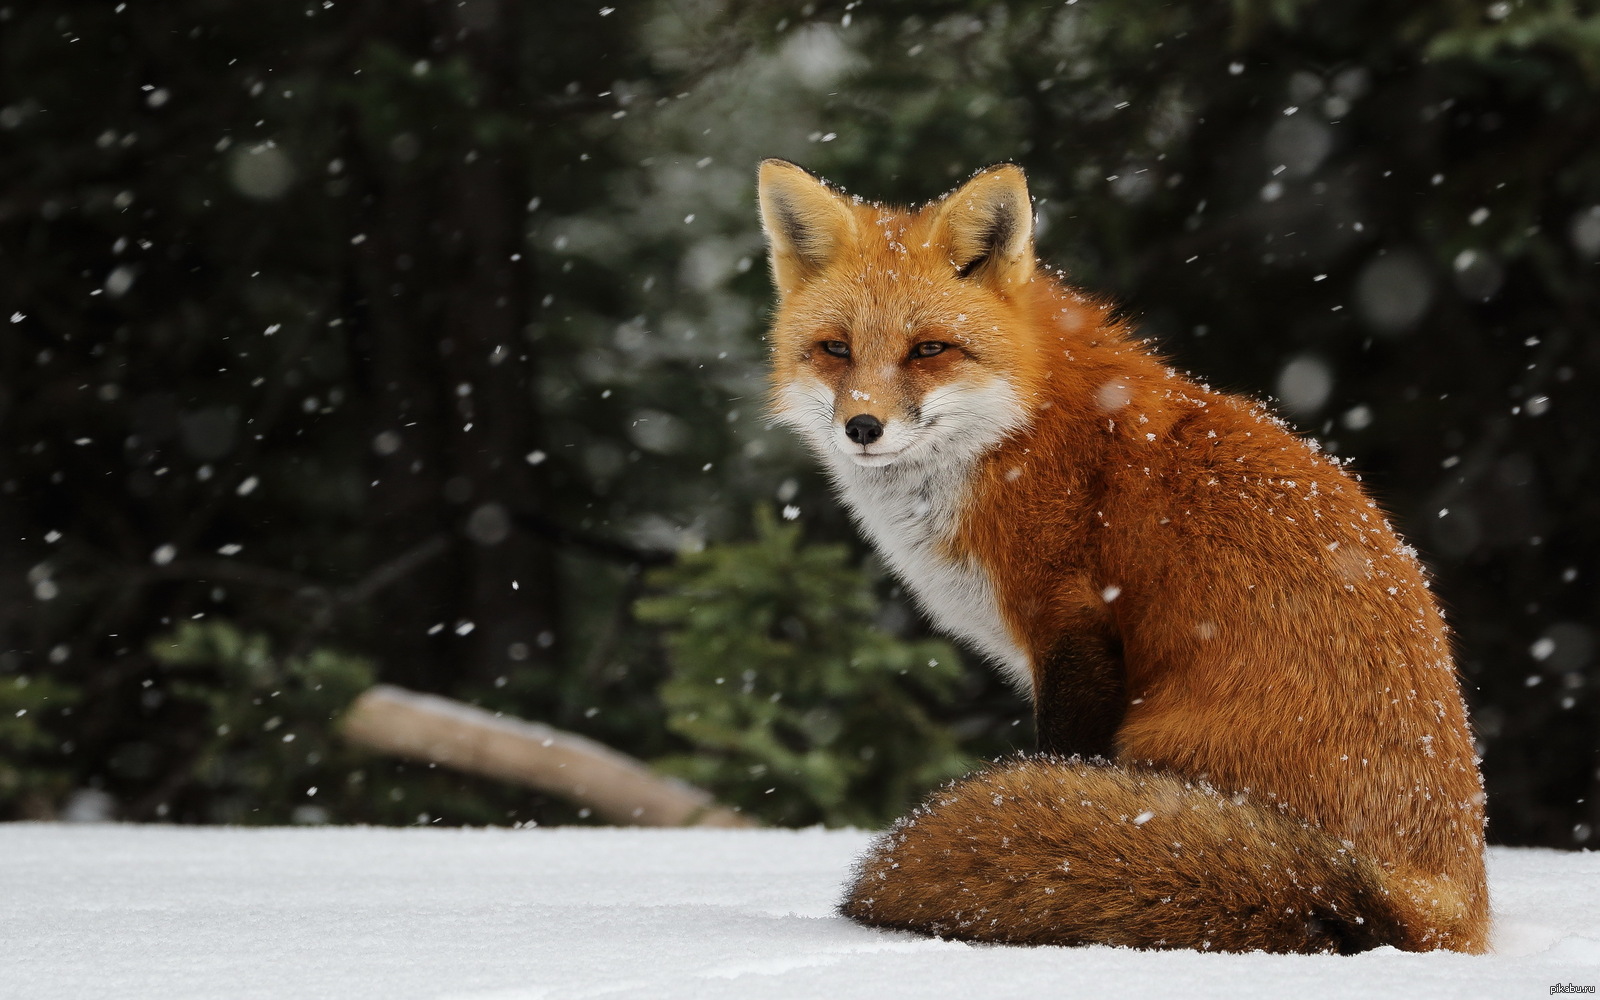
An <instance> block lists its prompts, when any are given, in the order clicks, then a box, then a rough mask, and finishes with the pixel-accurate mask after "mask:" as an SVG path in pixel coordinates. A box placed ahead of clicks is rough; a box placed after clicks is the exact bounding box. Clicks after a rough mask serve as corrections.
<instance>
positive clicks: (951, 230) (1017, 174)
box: [937, 163, 1034, 291]
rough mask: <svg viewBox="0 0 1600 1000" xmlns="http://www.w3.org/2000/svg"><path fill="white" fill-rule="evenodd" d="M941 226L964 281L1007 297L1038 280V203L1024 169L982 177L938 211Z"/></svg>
mask: <svg viewBox="0 0 1600 1000" xmlns="http://www.w3.org/2000/svg"><path fill="white" fill-rule="evenodd" d="M937 226H938V227H939V229H942V231H943V233H942V235H943V239H944V241H945V243H946V245H947V246H948V247H949V249H950V260H951V262H952V263H953V264H955V266H956V271H957V273H958V274H960V275H961V277H963V278H965V277H968V276H969V275H970V276H972V277H973V278H976V279H978V280H980V281H983V282H986V283H988V284H990V285H992V286H994V287H995V289H996V290H998V291H1007V290H1009V289H1011V288H1014V287H1016V286H1018V285H1022V284H1025V283H1027V281H1028V280H1029V279H1030V278H1032V277H1033V264H1034V257H1033V201H1032V199H1030V198H1029V197H1028V180H1027V178H1026V177H1025V176H1023V173H1022V168H1021V167H1019V166H1017V165H1016V164H1014V163H1002V164H999V165H998V166H993V167H989V168H987V169H985V170H981V171H979V172H978V173H977V174H976V175H974V176H973V178H972V179H971V180H969V181H967V182H966V183H965V184H963V185H961V187H959V188H957V189H956V190H955V191H953V192H951V193H950V194H948V195H945V198H944V201H943V202H941V203H940V206H939V216H938V222H937Z"/></svg>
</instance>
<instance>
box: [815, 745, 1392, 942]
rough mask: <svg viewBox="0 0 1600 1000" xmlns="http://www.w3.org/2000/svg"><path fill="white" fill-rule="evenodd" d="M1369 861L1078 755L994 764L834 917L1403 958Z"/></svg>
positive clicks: (876, 857)
mask: <svg viewBox="0 0 1600 1000" xmlns="http://www.w3.org/2000/svg"><path fill="white" fill-rule="evenodd" d="M1395 904H1396V900H1392V899H1391V898H1390V897H1389V896H1388V894H1387V893H1386V892H1385V891H1384V887H1383V880H1382V877H1381V875H1380V872H1379V869H1378V867H1377V865H1376V863H1375V862H1373V861H1371V860H1368V859H1365V858H1359V857H1356V856H1354V855H1353V854H1352V853H1351V852H1350V850H1349V849H1348V848H1347V847H1346V846H1345V845H1344V844H1343V843H1342V842H1340V841H1339V840H1338V839H1337V838H1335V837H1333V836H1331V835H1329V834H1327V833H1325V832H1323V831H1322V830H1320V829H1317V828H1316V827H1311V826H1307V825H1305V824H1304V823H1302V822H1301V821H1299V820H1297V819H1295V818H1293V817H1291V816H1286V815H1284V814H1283V813H1281V812H1279V811H1278V810H1276V809H1273V808H1271V807H1262V806H1257V805H1254V804H1252V803H1250V802H1247V801H1245V800H1243V799H1242V798H1241V799H1238V800H1236V799H1234V798H1232V797H1229V796H1227V795H1225V794H1222V793H1220V792H1217V791H1215V790H1213V789H1210V788H1207V787H1205V786H1204V785H1200V784H1195V783H1191V782H1188V781H1186V780H1185V779H1183V778H1180V777H1177V776H1174V775H1171V774H1166V773H1162V772H1156V771H1142V770H1128V769H1125V768H1121V767H1116V766H1112V765H1109V764H1103V763H1088V762H1084V761H1081V760H1078V759H1075V758H1074V759H1070V760H1064V759H1060V758H1047V757H1045V758H1028V759H1024V760H1020V761H1015V762H1012V763H1008V764H1002V765H997V766H995V767H992V768H990V769H989V770H986V771H983V772H981V773H979V774H976V775H973V776H971V777H968V778H965V779H963V780H961V781H959V782H957V783H956V784H954V785H951V786H949V787H947V788H944V789H941V790H940V791H938V792H935V793H934V794H933V795H932V796H930V797H929V799H928V800H927V801H926V802H925V803H924V804H923V805H922V806H920V807H919V808H917V809H916V810H915V811H914V812H912V813H911V814H910V815H909V816H907V817H905V818H904V819H902V820H900V821H899V822H898V823H897V824H896V825H895V826H894V827H893V828H892V829H890V830H889V831H888V832H887V833H885V834H884V835H883V836H882V837H880V838H879V839H878V840H877V842H876V843H874V844H873V846H872V848H871V849H870V850H869V852H868V853H867V855H866V857H864V858H863V859H862V860H861V862H860V864H859V865H858V867H857V870H856V876H855V882H854V884H853V885H852V886H851V888H850V891H849V895H848V896H847V898H846V899H845V902H844V904H843V910H844V913H845V914H846V915H847V916H850V917H853V918H854V919H856V920H859V921H861V922H862V923H866V924H874V925H878V926H883V927H899V928H905V929H908V930H915V931H920V932H922V933H925V934H934V935H937V936H939V937H950V938H965V939H968V940H973V941H996V942H1007V943H1014V944H1111V945H1127V946H1132V947H1136V948H1196V949H1202V950H1203V949H1212V950H1223V951H1255V950H1263V951H1276V952H1341V953H1351V952H1357V951H1364V950H1366V949H1368V948H1375V947H1378V946H1379V945H1384V944H1393V945H1397V946H1399V947H1402V948H1404V947H1407V945H1408V944H1409V943H1410V942H1409V941H1408V934H1407V933H1406V928H1405V926H1404V921H1403V914H1401V913H1400V912H1399V911H1398V910H1397V909H1396V908H1395Z"/></svg>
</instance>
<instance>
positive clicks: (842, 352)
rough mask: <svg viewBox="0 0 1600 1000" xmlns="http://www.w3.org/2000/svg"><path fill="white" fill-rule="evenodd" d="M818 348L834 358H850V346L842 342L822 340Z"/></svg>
mask: <svg viewBox="0 0 1600 1000" xmlns="http://www.w3.org/2000/svg"><path fill="white" fill-rule="evenodd" d="M820 346H821V347H822V349H823V350H824V351H827V352H828V353H829V354H831V355H833V356H834V357H836V358H848V357H849V356H850V345H849V344H847V343H845V342H844V341H842V340H824V341H823V342H822V344H821V345H820Z"/></svg>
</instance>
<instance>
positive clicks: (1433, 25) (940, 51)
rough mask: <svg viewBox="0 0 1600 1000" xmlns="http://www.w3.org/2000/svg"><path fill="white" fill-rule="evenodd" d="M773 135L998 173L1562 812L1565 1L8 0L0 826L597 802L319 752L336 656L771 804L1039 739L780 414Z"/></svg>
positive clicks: (1586, 263)
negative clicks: (1391, 584)
mask: <svg viewBox="0 0 1600 1000" xmlns="http://www.w3.org/2000/svg"><path fill="white" fill-rule="evenodd" d="M764 156H782V157H786V158H789V159H792V160H795V161H796V162H799V163H801V164H803V165H805V166H807V167H809V168H811V169H813V170H815V171H817V172H819V173H821V174H823V175H825V176H827V177H829V178H832V179H834V180H836V181H837V182H839V183H841V184H843V185H844V186H845V187H846V188H848V189H849V190H851V191H853V192H856V193H859V194H862V195H864V196H867V197H871V198H877V199H891V200H902V201H920V200H924V199H926V198H929V197H932V196H935V195H937V194H939V193H940V192H943V191H945V190H948V189H949V188H950V187H952V186H954V185H955V184H956V183H957V182H959V181H960V180H961V179H963V178H964V177H965V176H967V175H968V174H969V173H970V172H971V171H973V170H974V169H976V168H978V167H980V166H983V165H985V164H988V163H991V162H995V161H999V160H1015V161H1017V162H1020V163H1021V164H1023V166H1024V167H1025V168H1026V169H1027V171H1028V174H1029V178H1030V182H1031V185H1032V188H1033V192H1034V194H1035V197H1036V200H1037V208H1038V214H1039V220H1040V232H1041V236H1040V251H1041V254H1042V256H1043V257H1044V258H1046V259H1047V260H1050V261H1052V262H1054V263H1056V264H1058V265H1060V266H1062V267H1064V268H1065V269H1066V271H1067V272H1068V274H1069V275H1071V276H1072V278H1073V280H1075V281H1077V282H1078V283H1080V284H1082V285H1084V286H1087V287H1089V288H1092V289H1095V290H1098V291H1104V292H1109V293H1112V294H1114V295H1116V296H1117V297H1119V299H1120V300H1121V301H1122V302H1124V303H1125V305H1126V309H1127V311H1128V312H1129V313H1130V314H1131V315H1133V316H1135V317H1137V319H1138V321H1139V323H1140V324H1141V326H1142V328H1143V329H1144V331H1145V332H1146V333H1147V334H1148V335H1149V336H1151V337H1153V338H1155V339H1156V341H1157V342H1158V344H1159V348H1160V350H1162V351H1163V352H1165V353H1166V354H1168V355H1169V356H1170V357H1171V358H1173V359H1174V361H1175V363H1177V364H1178V365H1179V366H1180V367H1182V368H1185V369H1187V370H1190V371H1193V372H1196V373H1200V374H1201V375H1202V376H1203V377H1204V378H1205V379H1206V380H1208V381H1210V382H1211V383H1212V384H1213V385H1219V386H1222V387H1226V388H1229V389H1235V390H1240V391H1244V392H1248V393H1251V394H1255V395H1258V396H1270V397H1273V398H1274V399H1275V400H1276V401H1277V402H1276V405H1277V406H1278V407H1279V409H1280V410H1281V411H1282V412H1283V413H1284V414H1285V415H1286V416H1287V417H1289V418H1290V419H1291V420H1292V421H1294V422H1295V423H1296V425H1297V426H1299V427H1300V428H1301V429H1303V430H1304V431H1306V432H1307V433H1309V434H1311V435H1314V436H1316V437H1318V438H1319V439H1320V440H1321V441H1322V442H1323V444H1324V446H1325V447H1326V448H1328V449H1329V450H1330V451H1333V452H1335V453H1337V454H1339V455H1341V456H1349V457H1351V458H1352V459H1353V468H1354V469H1356V470H1358V471H1359V472H1361V473H1362V475H1363V476H1364V478H1365V481H1366V482H1367V483H1368V485H1369V486H1370V487H1371V488H1372V489H1373V491H1374V492H1375V493H1376V494H1377V495H1378V497H1379V498H1380V499H1381V501H1382V502H1383V504H1384V505H1385V506H1386V507H1387V508H1388V509H1389V510H1390V511H1391V512H1392V513H1393V515H1394V516H1395V519H1396V521H1397V523H1398V525H1399V526H1400V528H1401V529H1402V531H1404V532H1405V533H1406V534H1407V536H1408V537H1409V539H1410V540H1411V541H1412V542H1413V543H1414V544H1415V545H1417V547H1418V548H1419V549H1421V551H1422V553H1423V555H1424V557H1425V559H1426V560H1427V561H1428V562H1429V563H1430V565H1431V566H1432V567H1433V569H1434V571H1435V574H1436V581H1435V587H1436V589H1437V591H1438V592H1439V593H1440V594H1441V596H1442V597H1443V599H1444V600H1445V602H1446V604H1447V606H1448V607H1449V609H1450V617H1451V620H1452V622H1453V623H1454V624H1455V626H1456V629H1457V631H1458V648H1459V653H1460V663H1461V669H1462V671H1463V675H1464V677H1465V680H1466V685H1467V697H1468V700H1469V702H1470V704H1471V706H1472V709H1473V714H1474V718H1475V724H1476V727H1477V732H1478V736H1479V739H1480V743H1481V748H1482V753H1483V757H1484V769H1485V774H1486V776H1487V780H1488V785H1489V796H1490V798H1489V811H1490V817H1491V834H1492V836H1493V837H1494V839H1496V840H1497V841H1499V842H1505V843H1522V844H1529V843H1536V844H1548V845H1555V846H1564V847H1575V846H1584V845H1588V846H1593V845H1594V844H1595V828H1596V825H1597V824H1596V819H1597V817H1600V801H1597V798H1596V795H1595V792H1596V784H1597V765H1600V761H1597V759H1596V732H1597V727H1596V711H1597V698H1596V667H1595V652H1596V649H1595V645H1596V633H1595V628H1596V607H1597V598H1596V595H1597V590H1596V586H1595V584H1596V573H1597V572H1600V529H1597V524H1600V499H1597V495H1600V482H1597V476H1596V469H1595V456H1594V447H1593V435H1594V433H1595V431H1596V430H1597V429H1600V357H1597V354H1600V333H1597V325H1600V15H1597V13H1596V9H1595V6H1594V5H1593V4H1591V3H1584V2H1578V0H1510V2H1497V3H1484V2H1481V0H1478V2H1473V3H1462V2H1451V0H1444V2H1435V3H1428V4H1403V3H1374V2H1364V0H1361V2H1343V3H1332V2H1306V0H1233V2H1231V3H1213V4H1170V3H1158V2H1155V0H1117V2H1112V0H1077V2H1066V3H1038V2H1028V3H1022V2H997V3H976V2H969V3H959V2H918V3H909V2H895V0H860V2H850V3H842V4H841V3H832V2H812V3H805V4H800V3H792V2H754V0H726V2H722V3H713V2H708V0H657V2H631V0H611V5H601V4H599V3H596V4H588V5H583V4H579V5H565V4H524V3H516V2H512V0H459V2H458V0H449V2H446V0H432V2H429V0H390V2H385V3H377V2H374V0H334V2H324V0H314V2H304V3H291V4H259V5H248V4H237V3H230V2H224V0H167V2H162V3H152V2H148V0H127V2H121V3H114V2H111V0H105V2H99V3H95V4H84V3H68V2H64V0H31V2H26V3H19V2H14V0H13V2H9V3H7V2H5V0H0V817H9V818H24V817H67V818H97V817H116V818H124V819H131V820H155V819H163V818H164V819H168V820H175V821H184V822H219V821H220V822H245V823H250V822H287V821H296V822H327V821H334V822H353V821H362V822H383V823H417V822H422V823H430V822H442V823H509V822H527V821H537V822H541V823H550V822H569V821H579V820H581V819H583V816H581V815H579V814H578V813H576V812H575V811H574V810H573V808H572V807H570V806H568V805H565V804H564V803H562V802H559V801H555V800H551V799H546V798H543V797H541V796H539V795H536V794H534V793H531V792H527V791H524V790H517V789H510V788H506V787H503V786H498V785H495V784H492V783H489V782H480V781H477V780H474V779H468V778H463V777H460V776H457V775H453V774H446V773H444V772H442V771H438V770H435V769H431V768H428V767H426V766H422V765H414V764H413V765H407V764H401V763H397V762H394V761H391V760H387V759H380V758H376V757H372V756H365V755H362V754H360V753H357V752H356V751H354V750H352V749H350V748H349V747H347V746H345V745H343V744H342V742H341V741H340V740H339V739H338V738H337V736H336V735H334V731H333V728H332V721H331V720H333V719H334V718H335V717H336V716H337V715H338V713H339V712H340V711H341V710H342V708H343V707H344V705H346V704H347V703H348V701H349V700H350V698H351V697H352V696H353V695H354V694H355V693H356V692H358V691H360V690H361V689H362V688H364V687H365V686H367V685H368V684H370V683H372V682H373V681H375V680H382V681H387V682H390V683H394V684H400V685H404V686H406V687H410V688H414V689H419V690H426V691H433V692H439V693H444V694H447V695H450V696H452V697H455V698H460V699H463V700H466V701H470V702H474V703H477V704H481V705H484V706H486V707H489V708H491V709H494V710H497V711H503V712H506V713H508V714H514V715H518V716H521V717H524V718H532V719H538V720H542V721H545V722H549V723H552V724H555V725H558V726H562V727H565V728H569V729H573V730H576V731H579V732H582V733H585V734H587V735H590V736H593V737H595V738H597V739H600V740H602V741H604V742H606V743H609V744H611V745H613V746H616V747H618V748H620V749H623V750H626V751H627V752H629V753H633V754H636V755H639V756H641V757H644V758H646V759H649V760H652V761H656V762H658V763H659V764H660V766H662V767H664V768H666V769H669V770H672V771H674V772H675V773H679V774H683V775H685V776H688V777H691V778H693V779H695V780H697V781H700V782H703V783H705V784H707V785H709V786H711V787H713V788H714V789H715V790H716V791H717V792H718V794H719V795H721V796H722V797H723V798H725V799H727V800H729V801H732V802H735V803H737V804H739V805H741V806H742V807H744V808H746V809H748V810H751V811H752V812H755V813H756V814H758V815H760V816H762V817H763V818H765V819H767V820H769V821H774V822H794V823H806V822H816V821H826V822H856V823H875V822H881V821H883V819H884V818H886V817H887V816H890V815H892V814H893V813H894V812H895V811H897V810H898V809H900V808H901V807H903V806H904V805H905V804H906V803H907V802H908V801H909V799H910V798H911V797H913V796H914V795H915V794H917V793H918V791H920V789H922V788H924V787H926V786H927V785H928V784H931V783H932V782H934V781H937V780H939V778H940V777H942V776H944V775H946V774H949V773H953V772H954V771H956V770H959V768H960V767H962V766H965V765H966V764H967V763H968V762H970V761H971V760H973V759H975V758H977V757H981V756H986V755H994V754H999V753H1004V752H1007V751H1008V750H1009V749H1012V748H1017V747H1026V746H1028V745H1030V743H1031V735H1030V734H1029V732H1028V726H1029V722H1028V721H1027V711H1026V709H1025V707H1024V706H1023V705H1022V704H1021V703H1020V702H1019V701H1018V700H1017V699H1016V697H1015V696H1014V695H1013V694H1012V693H1010V692H1009V691H1007V690H1006V689H1005V688H1004V686H1003V685H1002V684H1001V683H1000V682H999V681H998V680H996V679H995V678H994V677H993V676H991V675H990V673H989V672H988V671H987V670H986V669H985V668H983V666H982V665H981V664H979V663H978V662H976V659H975V658H973V657H967V665H966V666H964V667H963V666H962V665H961V664H960V662H959V659H958V657H957V655H956V654H955V653H953V652H952V651H951V650H949V649H948V648H947V647H945V646H944V645H943V643H941V642H938V641H936V640H932V639H930V638H928V636H927V633H926V629H925V626H924V625H923V624H922V623H921V622H920V621H919V620H918V619H917V618H916V615H915V612H914V610H913V609H912V608H911V607H910V606H909V605H908V604H907V602H906V601H905V600H904V599H903V597H902V595H901V594H899V593H898V591H897V590H896V589H895V588H894V587H893V585H892V582H891V581H888V580H886V579H885V578H884V576H883V574H882V571H881V568H879V567H878V566H877V565H876V563H875V562H873V560H872V559H871V558H870V557H868V556H866V554H865V551H864V548H863V547H862V545H861V543H860V542H859V540H858V539H857V538H856V536H855V534H854V533H853V531H852V530H851V529H850V526H849V524H848V523H847V522H846V520H845V518H844V517H843V516H842V515H841V513H840V511H839V509H838V507H837V506H836V505H835V503H834V501H833V500H832V499H831V497H830V496H829V493H828V489H827V487H826V484H825V483H824V482H822V481H821V479H820V478H819V477H818V476H817V475H816V474H815V473H814V471H813V470H812V468H811V463H810V462H809V461H808V459H807V458H806V456H805V455H803V454H802V453H801V452H800V449H799V447H798V445H797V443H796V442H795V441H793V440H791V439H790V438H789V437H788V436H787V435H786V434H784V433H781V432H778V431H776V430H773V429H771V428H769V427H768V426H767V425H766V423H765V420H764V416H763V412H762V392H763V387H762V382H761V368H762V352H763V346H762V341H761V334H762V328H763V324H764V319H765V315H766V310H767V308H768V306H769V302H770V296H769V292H768V284H767V277H766V269H765V263H764V260H763V250H762V243H761V238H760V234H759V231H758V228H757V223H756V212H755V203H754V177H755V165H756V163H757V162H758V161H759V159H760V158H761V157H764Z"/></svg>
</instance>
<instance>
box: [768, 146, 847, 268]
mask: <svg viewBox="0 0 1600 1000" xmlns="http://www.w3.org/2000/svg"><path fill="white" fill-rule="evenodd" d="M756 188H757V190H758V192H759V194H760V197H761V225H762V227H763V228H764V229H766V231H767V246H768V248H769V250H770V252H771V256H772V281H773V284H775V285H777V286H778V294H779V295H788V294H789V293H790V292H792V291H794V290H795V289H796V288H798V287H800V285H801V284H802V283H803V282H805V281H806V280H807V279H808V278H811V277H814V276H815V275H816V274H817V273H818V272H819V271H821V270H822V269H823V268H825V267H827V266H828V264H829V262H831V261H832V260H833V259H834V257H835V256H837V255H838V254H839V252H840V251H841V250H843V249H844V248H845V246H847V245H848V244H849V243H850V241H851V240H853V239H854V237H855V227H856V223H855V216H854V215H853V214H852V213H851V211H850V204H849V201H848V200H847V199H846V198H845V197H844V196H843V195H841V194H839V193H838V192H837V191H834V190H833V189H832V188H830V187H828V185H827V184H825V183H823V182H822V181H821V180H819V179H817V178H816V177H813V176H811V175H810V174H808V173H806V172H805V171H804V170H801V169H800V168H799V167H797V166H795V165H794V164H793V163H790V162H789V161H787V160H763V161H762V162H761V174H760V177H759V179H758V181H757V184H756Z"/></svg>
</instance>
